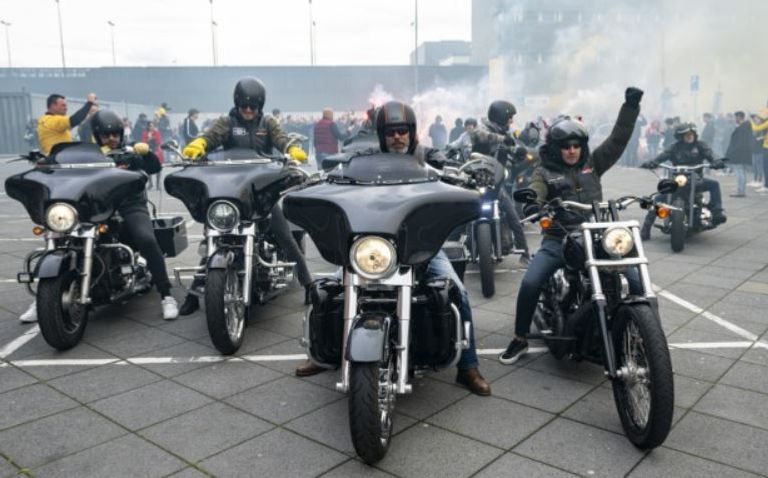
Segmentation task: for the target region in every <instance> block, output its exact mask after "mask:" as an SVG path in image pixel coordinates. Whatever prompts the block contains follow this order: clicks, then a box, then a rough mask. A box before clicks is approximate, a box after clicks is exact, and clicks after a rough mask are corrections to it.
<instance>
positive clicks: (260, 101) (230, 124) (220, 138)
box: [179, 77, 312, 315]
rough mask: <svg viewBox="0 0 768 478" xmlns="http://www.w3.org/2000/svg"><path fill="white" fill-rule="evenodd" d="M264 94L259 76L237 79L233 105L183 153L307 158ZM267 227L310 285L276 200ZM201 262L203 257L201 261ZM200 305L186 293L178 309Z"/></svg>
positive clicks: (191, 309) (183, 312) (186, 312)
mask: <svg viewBox="0 0 768 478" xmlns="http://www.w3.org/2000/svg"><path fill="white" fill-rule="evenodd" d="M266 95H267V93H266V89H265V88H264V84H263V83H262V82H261V80H259V79H257V78H252V77H248V78H243V79H241V80H240V81H238V82H237V85H235V91H234V94H233V99H234V103H235V107H234V108H232V109H231V110H230V112H229V115H228V116H222V117H220V118H219V119H218V120H216V122H214V123H213V125H212V126H211V127H210V129H208V131H206V132H205V133H203V134H202V135H201V136H200V137H198V138H196V139H194V140H192V141H191V142H190V143H189V144H188V145H187V146H186V147H185V148H184V150H183V151H182V154H183V155H184V156H186V157H188V158H191V159H197V158H199V157H201V156H203V155H204V154H206V153H207V152H209V151H213V150H214V149H216V148H218V147H219V146H221V147H223V148H224V149H231V148H247V149H252V150H254V151H256V152H257V153H259V154H264V155H271V154H272V150H273V149H277V150H279V151H280V152H282V153H287V154H288V155H290V156H291V158H292V159H294V160H295V161H299V162H304V161H306V160H307V153H305V152H304V150H303V149H301V147H300V146H298V145H296V144H294V141H292V140H291V139H290V138H289V137H288V136H287V135H286V134H285V133H284V132H283V129H282V128H281V127H280V123H279V122H278V121H277V119H275V118H274V117H273V116H270V115H267V114H264V111H263V109H264V102H265V100H266ZM270 228H271V230H272V233H273V234H274V235H275V240H276V241H277V242H278V244H279V245H280V247H282V248H283V250H284V251H285V252H286V254H287V255H288V258H289V259H290V260H291V261H293V262H296V269H297V274H298V278H299V283H301V285H302V286H304V287H309V285H310V284H311V283H312V274H311V273H310V272H309V268H308V267H307V261H306V259H305V258H304V255H303V254H302V252H301V248H300V247H299V245H298V244H297V243H296V239H295V238H294V237H293V235H292V234H291V230H290V226H289V225H288V221H287V220H286V219H285V216H284V215H283V209H282V207H281V205H280V203H279V202H278V203H277V204H275V206H274V207H273V208H272V211H271V223H270ZM204 263H205V258H203V260H202V262H201V265H202V264H204ZM202 285H203V284H202V280H199V279H195V281H194V282H193V283H192V287H194V288H200V287H202ZM199 307H200V303H199V300H198V298H197V296H196V295H194V294H187V297H186V299H185V300H184V304H182V306H181V309H180V311H179V313H180V314H181V315H189V314H191V313H192V312H194V311H196V310H197V309H198V308H199Z"/></svg>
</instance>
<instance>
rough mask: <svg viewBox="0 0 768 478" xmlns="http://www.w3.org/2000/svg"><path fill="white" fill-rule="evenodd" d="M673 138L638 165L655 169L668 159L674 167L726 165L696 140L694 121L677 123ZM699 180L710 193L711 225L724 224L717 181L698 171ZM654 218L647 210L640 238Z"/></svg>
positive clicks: (646, 236)
mask: <svg viewBox="0 0 768 478" xmlns="http://www.w3.org/2000/svg"><path fill="white" fill-rule="evenodd" d="M675 139H676V140H677V142H676V143H675V144H673V145H672V146H671V147H669V148H668V149H667V150H666V151H664V152H663V153H661V154H660V155H659V156H657V157H656V158H655V159H652V160H650V161H646V162H644V163H643V164H641V165H640V167H641V168H646V169H655V168H657V167H659V164H661V163H663V162H665V161H669V162H671V163H672V164H673V165H675V166H696V165H698V164H701V163H703V162H704V161H709V163H710V164H711V165H712V168H714V169H720V168H724V167H725V163H723V161H720V160H718V159H715V157H714V153H713V152H712V149H711V148H710V147H709V146H708V145H707V144H706V143H705V142H703V141H700V140H699V138H698V134H697V133H696V125H695V124H693V123H682V124H680V125H678V126H677V128H675ZM699 179H700V181H701V189H702V190H704V191H707V192H709V209H710V210H711V211H712V223H713V224H714V225H718V224H723V223H725V221H726V220H727V217H726V216H725V214H724V211H723V199H722V195H721V193H720V183H719V182H717V180H715V179H710V178H705V177H703V175H701V174H700V176H699ZM655 220H656V214H655V212H654V211H649V212H648V214H647V215H646V216H645V221H644V222H643V227H642V229H641V230H640V237H641V238H642V239H643V240H648V239H650V237H651V227H653V222H654V221H655Z"/></svg>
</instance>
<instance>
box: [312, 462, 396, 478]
mask: <svg viewBox="0 0 768 478" xmlns="http://www.w3.org/2000/svg"><path fill="white" fill-rule="evenodd" d="M321 476H322V478H389V477H393V476H394V475H390V474H389V473H387V472H385V471H381V470H378V469H376V468H373V467H371V466H368V465H366V464H364V463H362V462H360V461H357V460H349V461H347V462H346V463H344V464H343V465H341V466H339V467H336V468H334V469H333V470H331V471H329V472H328V473H326V474H324V475H321Z"/></svg>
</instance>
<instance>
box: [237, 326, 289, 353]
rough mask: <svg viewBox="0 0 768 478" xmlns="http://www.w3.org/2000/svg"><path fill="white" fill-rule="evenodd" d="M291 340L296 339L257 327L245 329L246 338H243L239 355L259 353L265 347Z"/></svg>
mask: <svg viewBox="0 0 768 478" xmlns="http://www.w3.org/2000/svg"><path fill="white" fill-rule="evenodd" d="M289 339H294V338H293V337H290V336H285V335H281V334H278V333H275V332H270V331H269V330H266V329H263V328H259V327H255V326H254V327H248V328H247V329H245V337H243V345H241V346H240V350H238V351H237V353H238V354H239V355H247V354H250V353H258V351H259V350H261V349H263V348H265V347H269V346H270V345H275V344H279V343H280V342H285V341H286V340H289ZM294 340H295V339H294ZM297 342H298V341H297Z"/></svg>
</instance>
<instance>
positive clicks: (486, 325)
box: [472, 307, 514, 332]
mask: <svg viewBox="0 0 768 478" xmlns="http://www.w3.org/2000/svg"><path fill="white" fill-rule="evenodd" d="M509 312H510V311H509V310H507V311H506V312H505V313H502V312H495V311H493V310H487V309H484V308H482V307H476V308H475V309H474V310H473V311H472V320H473V322H474V324H475V327H476V328H478V329H483V330H487V331H489V332H496V331H498V330H499V329H502V328H504V327H507V326H509V325H510V324H511V323H513V322H514V318H513V317H512V316H511V315H509Z"/></svg>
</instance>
